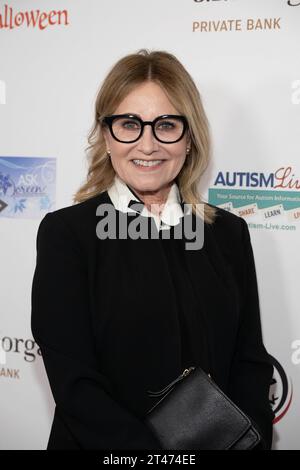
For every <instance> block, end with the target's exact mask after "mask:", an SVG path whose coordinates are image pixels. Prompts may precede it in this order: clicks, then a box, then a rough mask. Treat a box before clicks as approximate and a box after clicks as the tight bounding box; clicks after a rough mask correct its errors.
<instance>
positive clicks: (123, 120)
mask: <svg viewBox="0 0 300 470" xmlns="http://www.w3.org/2000/svg"><path fill="white" fill-rule="evenodd" d="M102 122H103V123H105V124H107V125H108V127H109V130H110V133H111V135H112V137H113V138H114V139H116V140H117V141H118V142H122V143H124V144H131V143H133V142H136V141H137V140H138V139H139V138H140V137H141V135H142V134H143V131H144V127H145V126H151V127H152V132H153V134H154V136H155V138H156V139H157V140H158V141H159V142H162V143H163V144H174V143H175V142H178V141H179V140H181V139H182V137H183V136H184V133H185V131H186V129H187V126H188V122H187V119H186V117H185V116H179V115H177V114H163V115H162V116H158V117H157V118H155V119H154V121H143V120H142V119H141V118H139V117H138V116H136V115H134V114H113V115H111V116H105V117H104V118H103V120H102Z"/></svg>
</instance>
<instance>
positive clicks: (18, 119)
mask: <svg viewBox="0 0 300 470" xmlns="http://www.w3.org/2000/svg"><path fill="white" fill-rule="evenodd" d="M5 5H6V6H5ZM37 10H39V12H37ZM58 11H60V12H61V13H57V12H58ZM20 12H21V13H20ZM30 12H32V15H33V16H32V18H33V19H34V18H38V19H39V20H38V21H36V22H34V21H29V24H27V19H29V20H30V18H31V13H30ZM51 12H52V13H51ZM55 12H56V13H55ZM0 15H1V16H0V233H1V238H0V289H1V304H0V305H1V314H0V315H1V317H0V344H1V348H0V388H1V391H0V393H1V401H0V414H1V421H0V448H1V449H43V448H45V447H46V444H47V439H48V435H49V431H50V425H51V421H52V414H53V408H54V407H53V401H52V397H51V392H50V389H49V386H48V382H47V378H46V375H45V372H44V369H43V364H42V359H41V357H40V355H39V351H38V349H37V346H36V345H35V344H34V342H33V341H32V335H31V331H30V294H31V283H32V276H33V272H34V267H35V256H36V247H35V242H36V232H37V228H38V225H39V222H40V219H41V218H42V217H43V215H44V214H45V213H46V212H47V211H48V210H55V209H58V208H61V207H64V206H68V205H71V204H72V195H73V194H74V193H75V191H76V190H77V188H78V187H79V185H80V184H81V183H82V181H83V179H84V177H85V173H86V170H87V165H86V162H85V154H84V149H85V147H86V146H87V140H86V138H87V133H88V130H89V128H90V126H91V124H92V119H93V106H94V101H95V97H96V93H97V89H98V87H99V85H100V83H101V81H102V80H103V78H104V76H105V75H106V73H107V72H108V70H109V68H110V67H111V66H112V65H113V64H114V63H115V62H116V60H118V59H119V58H121V57H122V56H123V55H125V54H128V53H132V52H136V51H137V50H138V49H140V48H142V47H145V48H149V49H160V50H166V51H169V52H172V53H174V54H175V55H176V56H177V57H178V58H179V60H181V62H182V63H183V64H184V65H185V67H186V68H187V69H188V70H189V72H190V73H191V75H192V76H193V77H194V79H195V81H196V83H197V85H198V87H199V90H200V93H201V95H202V98H203V101H204V106H205V109H206V111H207V114H208V118H209V120H210V124H211V132H212V137H213V162H212V164H211V166H210V168H209V169H208V170H207V172H206V175H205V178H204V179H203V182H202V184H201V190H202V192H203V194H204V195H205V196H206V197H207V199H208V200H209V201H210V202H212V203H214V204H220V205H221V204H222V205H224V207H226V209H228V210H231V211H233V212H236V213H239V214H240V215H243V217H244V218H245V220H246V221H247V222H248V223H249V228H250V233H251V239H252V244H253V249H254V253H255V259H256V267H257V276H258V282H259V292H260V303H261V315H262V324H263V333H264V340H265V344H266V346H267V349H268V351H269V352H270V354H271V355H272V356H273V357H274V364H276V373H275V376H274V379H275V381H276V383H275V384H274V387H273V390H272V392H271V399H272V400H273V404H274V409H276V415H277V422H276V424H275V436H274V448H275V449H300V438H299V435H300V432H299V431H300V429H299V423H298V421H299V416H300V397H299V390H300V375H299V371H300V319H299V314H298V308H299V281H298V280H299V278H300V263H299V258H300V256H299V234H300V164H299V156H300V155H299V151H300V138H299V135H300V133H299V130H300V55H299V52H300V51H299V48H300V46H299V45H300V0H290V1H288V0H207V1H204V0H203V1H198V2H196V1H193V0H163V1H162V0H151V1H150V0H127V1H123V0H114V1H113V2H111V1H110V0H101V1H99V0H89V1H88V2H87V1H85V0H72V1H70V0H60V1H54V0H51V1H50V0H43V1H42V0H36V1H34V0H28V1H27V0H23V1H22V0H19V1H17V0H11V1H9V0H7V2H3V1H1V2H0ZM229 20H231V21H229ZM266 20H267V21H266ZM34 23H35V25H34ZM15 157H21V158H20V159H16V158H15ZM33 157H35V158H36V157H39V158H40V159H41V160H37V161H40V162H46V161H47V160H49V159H50V160H51V159H52V160H51V161H52V163H53V161H55V162H56V173H55V168H54V167H53V166H52V180H51V181H52V183H51V185H50V184H48V183H49V181H48V183H47V185H46V188H45V190H44V193H43V197H42V198H39V199H37V198H35V199H34V198H33V197H31V199H30V197H29V196H28V192H30V191H28V190H30V187H32V186H34V182H35V184H36V186H38V182H39V183H40V180H39V179H37V178H41V176H38V177H37V176H36V174H35V173H36V172H37V166H38V165H37V164H36V163H35V165H33ZM50 160H49V161H50ZM53 168H54V169H53ZM18 171H19V173H18V178H19V179H18V181H17V182H16V178H17V172H18ZM22 172H23V173H22ZM237 173H248V174H249V175H248V176H249V177H251V178H252V179H250V180H249V181H246V177H245V176H243V177H241V176H239V175H237ZM20 174H22V175H23V176H22V182H23V186H22V185H21V183H20ZM28 174H29V175H31V176H30V177H28ZM255 174H256V175H255ZM32 175H33V176H32ZM259 175H260V176H259ZM270 175H271V176H270ZM6 176H7V179H5V177H6ZM1 178H2V179H1ZM13 178H15V180H14V181H15V185H18V184H19V185H20V186H22V187H21V189H20V191H21V193H22V195H23V196H24V194H26V198H25V196H24V197H23V199H22V200H20V194H15V195H14V196H12V197H10V198H8V196H7V195H8V192H7V186H6V183H5V181H6V182H7V181H11V180H12V179H13ZM268 178H269V185H266V184H264V180H268ZM255 179H256V180H257V179H260V184H255ZM50 195H51V197H50ZM18 198H19V199H18ZM25 199H26V200H25ZM22 201H25V202H24V204H25V205H26V203H28V206H26V209H25V208H24V207H25V206H24V205H23V206H22ZM28 201H29V202H28ZM36 201H39V203H40V207H39V209H38V213H37V209H36V210H35V211H34V210H33V206H34V204H35V203H36ZM45 201H46V202H45ZM49 201H51V202H50V203H49ZM6 204H8V205H7V206H6V207H4V208H3V206H5V205H6ZM47 204H48V205H47ZM1 208H2V210H1ZM240 211H243V212H240ZM275 361H276V362H275Z"/></svg>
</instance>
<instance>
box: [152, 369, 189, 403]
mask: <svg viewBox="0 0 300 470" xmlns="http://www.w3.org/2000/svg"><path fill="white" fill-rule="evenodd" d="M194 369H195V367H188V368H187V369H184V371H183V372H182V373H181V374H180V375H179V376H178V377H177V378H176V379H175V380H173V381H172V382H171V383H169V384H168V385H167V386H166V387H164V388H163V389H161V390H158V391H157V392H152V391H151V390H147V393H148V395H149V396H150V397H159V396H161V395H163V394H164V393H166V392H168V391H169V390H170V388H171V387H173V386H174V385H175V384H176V383H177V382H179V381H180V380H182V379H184V377H186V376H187V375H189V374H190V373H191V372H192V370H194Z"/></svg>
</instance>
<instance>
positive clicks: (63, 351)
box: [32, 50, 273, 449]
mask: <svg viewBox="0 0 300 470" xmlns="http://www.w3.org/2000/svg"><path fill="white" fill-rule="evenodd" d="M89 144H90V147H89V158H90V164H89V171H88V178H87V182H86V183H85V184H84V185H83V186H82V187H81V189H80V190H79V191H78V192H77V194H76V195H75V198H74V202H77V203H78V204H75V205H72V206H70V207H67V208H63V209H59V210H56V211H54V212H52V213H48V214H47V215H46V216H45V217H44V219H43V220H42V222H41V224H40V226H39V230H38V236H37V265H36V270H35V274H34V279H33V286H32V332H33V335H34V338H35V339H36V341H37V343H38V344H39V346H40V348H41V351H42V356H43V360H44V364H45V368H46V372H47V375H48V378H49V382H50V386H51V389H52V393H53V397H54V400H55V402H56V409H55V416H54V420H53V425H52V429H51V434H50V438H49V443H48V449H159V448H160V443H159V442H158V440H157V439H156V437H155V436H154V434H153V433H152V431H150V429H149V428H148V427H147V426H146V424H145V422H144V420H143V418H144V417H145V415H146V412H147V410H149V409H150V408H151V407H152V406H153V405H154V403H155V399H153V398H152V397H150V396H149V394H148V391H149V390H154V391H155V390H160V389H162V388H163V387H164V386H165V385H166V384H168V383H169V382H171V381H172V380H173V379H174V378H176V377H177V376H178V375H179V374H180V373H181V372H182V371H183V370H184V369H185V368H186V367H189V366H191V365H192V366H196V365H199V366H201V367H202V368H203V369H204V370H205V371H206V372H207V373H210V374H211V376H212V377H213V379H214V380H215V382H216V383H217V384H218V385H219V386H220V387H221V388H222V390H223V391H224V392H225V393H226V394H227V395H228V396H229V397H230V398H231V399H232V400H233V401H234V402H235V403H236V404H237V405H238V406H239V407H240V408H241V409H242V410H243V411H244V412H245V413H246V414H247V415H248V416H249V417H250V418H251V419H252V420H253V422H254V423H255V424H256V425H257V427H258V428H259V430H260V432H261V435H262V438H263V439H262V443H261V444H260V448H267V449H269V448H270V447H271V441H272V419H273V414H272V411H271V408H270V406H269V402H268V391H269V385H270V382H271V379H272V366H271V364H270V359H269V356H268V354H267V352H266V350H265V348H264V345H263V342H262V335H261V325H260V314H259V302H258V294H257V283H256V274H255V266H254V259H253V253H252V247H251V242H250V237H249V231H248V227H247V224H246V223H245V221H244V220H243V219H242V218H240V217H237V216H235V215H233V214H230V213H228V212H226V211H224V210H222V209H220V208H217V207H214V206H211V205H209V204H205V203H204V202H203V201H201V199H200V196H199V194H198V191H197V185H198V183H199V180H200V178H201V175H202V174H203V172H204V170H205V168H206V167H207V164H208V158H209V149H210V143H209V132H208V123H207V119H206V116H205V113H204V110H203V107H202V104H201V99H200V96H199V92H198V90H197V88H196V86H195V83H194V82H193V80H192V78H191V77H190V75H189V73H188V72H187V71H186V70H185V68H184V67H183V66H182V64H181V63H180V62H179V61H178V60H177V59H176V58H175V56H174V55H172V54H169V53H166V52H161V51H154V52H151V53H150V52H148V51H146V50H140V51H139V52H138V53H136V54H131V55H128V56H126V57H124V58H122V59H121V60H119V61H118V62H117V63H116V64H115V65H114V67H113V68H112V69H111V71H110V72H109V74H108V75H107V77H106V78H105V80H104V82H103V84H102V86H101V88H100V90H99V93H98V97H97V100H96V110H95V123H94V126H93V128H92V130H91V133H90V136H89ZM186 206H187V210H186ZM109 208H112V209H113V214H115V215H116V216H117V217H115V218H113V217H111V214H112V213H111V212H110V216H109V217H108V218H107V214H108V212H109ZM188 217H191V218H192V221H193V224H194V225H193V227H195V222H197V221H199V220H202V222H203V224H202V228H203V235H204V242H203V240H202V243H201V241H200V244H199V243H198V244H196V245H195V246H192V247H189V248H187V246H186V241H187V239H188V238H189V233H188V231H183V230H182V233H183V235H182V236H181V238H180V237H178V236H176V233H177V232H176V230H177V228H178V227H179V226H181V225H183V223H184V221H185V220H186V218H188ZM137 221H139V222H141V221H143V222H145V221H146V225H147V227H148V228H151V232H150V230H149V231H148V237H144V238H142V237H138V229H137V224H136V222H137ZM102 222H105V223H103V224H102ZM124 223H125V224H127V225H126V227H127V233H126V236H124V233H123V232H122V233H123V235H120V233H121V232H120V230H116V227H117V228H118V229H120V227H121V225H122V224H124ZM197 227H198V229H199V230H198V229H197V230H196V232H195V230H194V229H193V230H194V231H192V233H194V234H195V233H196V234H197V233H198V231H199V232H201V225H199V224H198V225H197V223H196V228H197ZM199 227H200V228H199ZM123 228H124V227H123ZM129 228H130V230H129ZM122 230H123V229H122ZM189 232H191V227H190V230H189ZM149 234H152V235H153V234H154V235H155V234H156V236H151V237H150V236H149ZM167 235H168V236H167Z"/></svg>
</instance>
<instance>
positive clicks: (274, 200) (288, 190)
mask: <svg viewBox="0 0 300 470" xmlns="http://www.w3.org/2000/svg"><path fill="white" fill-rule="evenodd" d="M253 188H255V189H253ZM209 202H210V203H211V204H213V205H216V206H218V207H222V208H224V209H226V210H228V211H230V212H233V213H235V214H237V215H238V216H240V217H245V218H249V219H251V222H264V223H268V222H272V224H271V226H270V225H265V228H273V229H279V228H278V227H277V225H278V226H279V225H280V224H279V222H287V223H288V224H289V223H294V222H299V221H300V179H299V178H297V176H296V172H295V171H294V170H293V168H292V166H287V167H280V168H278V169H277V170H276V171H274V172H272V173H258V172H230V171H226V172H223V171H219V172H218V174H217V176H216V178H215V181H214V183H213V187H211V188H209ZM252 225H253V226H255V224H252ZM285 227H288V225H285ZM292 227H295V226H292ZM259 228H263V224H262V226H261V227H259Z"/></svg>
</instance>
